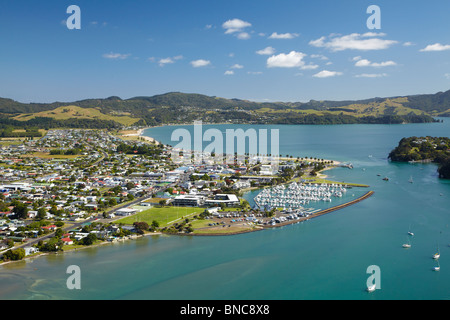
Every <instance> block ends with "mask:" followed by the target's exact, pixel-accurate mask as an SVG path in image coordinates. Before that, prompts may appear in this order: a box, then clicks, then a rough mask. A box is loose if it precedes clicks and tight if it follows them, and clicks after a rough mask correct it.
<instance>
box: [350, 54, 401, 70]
mask: <svg viewBox="0 0 450 320" xmlns="http://www.w3.org/2000/svg"><path fill="white" fill-rule="evenodd" d="M357 58H361V57H355V58H353V61H356V63H355V66H356V67H375V68H381V67H390V66H396V65H397V63H395V62H394V61H392V60H389V61H384V62H371V61H369V60H367V59H357Z"/></svg>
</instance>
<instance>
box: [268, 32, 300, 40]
mask: <svg viewBox="0 0 450 320" xmlns="http://www.w3.org/2000/svg"><path fill="white" fill-rule="evenodd" d="M298 36H299V34H298V33H289V32H288V33H281V34H278V33H276V32H274V33H272V34H271V35H270V36H269V39H293V38H296V37H298Z"/></svg>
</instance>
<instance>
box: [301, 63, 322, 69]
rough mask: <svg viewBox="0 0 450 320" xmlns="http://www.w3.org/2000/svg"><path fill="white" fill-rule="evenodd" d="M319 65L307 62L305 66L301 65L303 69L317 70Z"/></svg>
mask: <svg viewBox="0 0 450 320" xmlns="http://www.w3.org/2000/svg"><path fill="white" fill-rule="evenodd" d="M318 67H319V66H318V65H317V64H311V63H310V64H305V65H303V66H301V67H300V69H302V70H315V69H317V68H318Z"/></svg>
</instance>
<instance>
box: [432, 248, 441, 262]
mask: <svg viewBox="0 0 450 320" xmlns="http://www.w3.org/2000/svg"><path fill="white" fill-rule="evenodd" d="M440 257H441V253H440V252H439V245H438V248H437V252H436V253H435V254H433V259H435V260H437V259H439V258H440Z"/></svg>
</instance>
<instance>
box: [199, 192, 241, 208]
mask: <svg viewBox="0 0 450 320" xmlns="http://www.w3.org/2000/svg"><path fill="white" fill-rule="evenodd" d="M205 204H206V205H210V206H214V205H219V206H220V205H221V204H224V205H225V206H227V207H233V206H239V205H240V201H239V198H238V197H237V196H236V195H234V194H216V195H215V196H214V199H212V200H206V201H205Z"/></svg>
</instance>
